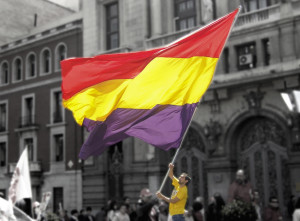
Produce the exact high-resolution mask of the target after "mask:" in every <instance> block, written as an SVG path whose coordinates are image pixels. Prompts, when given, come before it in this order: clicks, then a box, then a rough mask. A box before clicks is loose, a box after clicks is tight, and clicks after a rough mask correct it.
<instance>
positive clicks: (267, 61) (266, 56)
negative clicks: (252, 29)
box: [262, 38, 271, 66]
mask: <svg viewBox="0 0 300 221" xmlns="http://www.w3.org/2000/svg"><path fill="white" fill-rule="evenodd" d="M262 46H263V56H264V65H265V66H268V65H270V59H271V53H270V41H269V39H268V38H266V39H263V40H262Z"/></svg>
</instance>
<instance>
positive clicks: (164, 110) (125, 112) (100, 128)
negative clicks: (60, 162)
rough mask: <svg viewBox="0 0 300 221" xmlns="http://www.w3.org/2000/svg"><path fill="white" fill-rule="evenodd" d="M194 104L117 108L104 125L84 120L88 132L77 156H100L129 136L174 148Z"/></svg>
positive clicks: (85, 157)
mask: <svg viewBox="0 0 300 221" xmlns="http://www.w3.org/2000/svg"><path fill="white" fill-rule="evenodd" d="M196 106H197V104H196V103H195V104H186V105H183V106H175V105H157V106H155V107H154V108H152V109H149V110H148V109H146V110H145V109H142V110H140V109H117V110H115V111H113V112H112V113H111V114H110V116H109V117H108V118H107V119H106V120H105V121H104V122H97V121H92V120H89V119H87V118H86V119H84V122H83V126H85V127H86V128H87V130H88V131H90V132H91V133H90V135H89V137H88V139H87V140H86V142H85V143H84V144H83V145H82V148H81V151H80V153H79V157H80V158H81V159H87V158H88V157H89V156H91V155H100V154H101V153H102V152H103V151H104V150H105V149H106V147H108V146H111V145H113V144H116V143H117V142H119V141H121V140H123V139H125V138H127V137H130V136H133V137H137V138H139V139H142V140H144V141H145V142H147V143H149V144H151V145H153V146H156V147H158V148H161V149H163V150H168V149H170V148H178V147H179V145H180V143H181V140H182V137H183V134H184V132H185V130H186V129H187V127H188V125H189V122H190V120H191V118H192V116H193V113H194V110H195V108H196Z"/></svg>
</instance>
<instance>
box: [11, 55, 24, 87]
mask: <svg viewBox="0 0 300 221" xmlns="http://www.w3.org/2000/svg"><path fill="white" fill-rule="evenodd" d="M22 71H23V68H22V60H21V58H19V57H18V58H16V59H15V60H14V62H13V82H18V81H21V80H22Z"/></svg>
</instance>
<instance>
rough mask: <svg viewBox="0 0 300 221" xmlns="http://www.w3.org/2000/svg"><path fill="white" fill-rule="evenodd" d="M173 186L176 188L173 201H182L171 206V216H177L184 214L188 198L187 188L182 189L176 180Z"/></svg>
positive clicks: (173, 181)
mask: <svg viewBox="0 0 300 221" xmlns="http://www.w3.org/2000/svg"><path fill="white" fill-rule="evenodd" d="M172 185H173V186H174V189H173V192H172V195H171V199H174V198H175V197H177V198H178V199H180V200H179V201H178V202H177V203H170V204H169V213H170V215H171V216H173V215H177V214H184V209H185V204H186V200H187V197H188V190H187V187H186V186H184V187H180V185H179V183H178V179H176V178H174V179H173V180H172Z"/></svg>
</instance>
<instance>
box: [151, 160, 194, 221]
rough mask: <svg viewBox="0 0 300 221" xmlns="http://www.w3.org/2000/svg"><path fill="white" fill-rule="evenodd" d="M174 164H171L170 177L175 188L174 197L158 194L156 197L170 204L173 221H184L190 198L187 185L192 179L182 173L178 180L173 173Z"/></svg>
mask: <svg viewBox="0 0 300 221" xmlns="http://www.w3.org/2000/svg"><path fill="white" fill-rule="evenodd" d="M173 169H174V164H172V163H170V164H169V174H168V175H169V177H170V178H171V180H172V185H173V186H174V189H173V192H172V196H171V197H170V198H168V197H166V196H164V195H163V194H161V192H159V191H158V192H157V193H156V195H157V197H158V198H159V199H162V200H164V201H166V202H167V203H169V213H170V215H171V216H172V220H173V221H184V216H183V215H184V210H185V204H186V201H187V198H188V189H187V185H188V184H189V183H190V181H191V178H190V177H189V176H188V174H186V173H182V174H181V175H180V176H179V178H176V177H175V176H174V173H173Z"/></svg>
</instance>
